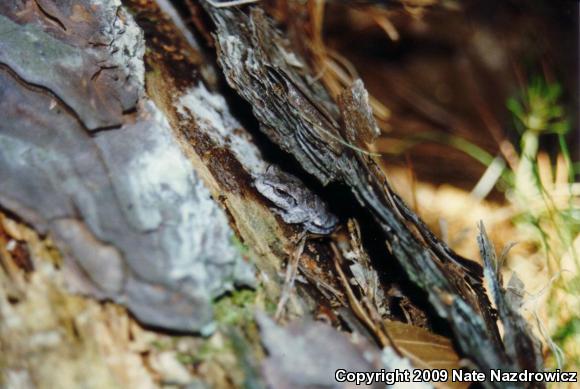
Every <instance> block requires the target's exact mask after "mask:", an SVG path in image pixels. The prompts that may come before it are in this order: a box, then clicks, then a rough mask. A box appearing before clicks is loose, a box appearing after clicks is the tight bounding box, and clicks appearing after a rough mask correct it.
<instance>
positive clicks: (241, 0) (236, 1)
mask: <svg viewBox="0 0 580 389" xmlns="http://www.w3.org/2000/svg"><path fill="white" fill-rule="evenodd" d="M206 1H207V2H208V3H209V4H210V5H211V6H212V7H215V8H227V7H236V6H238V5H243V4H251V3H257V2H258V1H260V0H232V1H223V2H220V1H216V0H206Z"/></svg>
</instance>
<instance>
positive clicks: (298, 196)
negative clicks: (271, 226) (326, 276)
mask: <svg viewBox="0 0 580 389" xmlns="http://www.w3.org/2000/svg"><path fill="white" fill-rule="evenodd" d="M254 185H255V187H256V189H257V190H258V192H260V193H261V194H262V195H263V196H264V197H266V198H267V199H268V200H270V201H271V202H272V203H274V204H275V205H276V209H275V212H276V213H278V214H279V215H280V216H281V217H282V219H283V220H284V222H286V223H288V224H302V225H303V226H304V229H305V230H306V231H308V232H311V233H313V234H317V235H328V234H330V233H331V232H332V231H333V230H334V228H335V227H336V225H337V223H338V219H337V217H336V216H334V215H333V214H332V213H330V212H329V211H328V209H327V208H326V204H324V202H323V201H322V199H321V198H320V197H318V196H317V195H316V194H314V193H313V192H312V191H310V190H309V189H308V188H306V187H305V186H304V184H303V183H302V182H301V181H300V180H299V179H298V178H296V177H294V176H292V175H290V174H287V173H284V172H283V171H281V170H280V169H279V168H277V167H275V166H270V167H268V169H267V170H266V172H265V173H264V174H262V175H261V176H259V177H257V178H256V180H255V182H254Z"/></svg>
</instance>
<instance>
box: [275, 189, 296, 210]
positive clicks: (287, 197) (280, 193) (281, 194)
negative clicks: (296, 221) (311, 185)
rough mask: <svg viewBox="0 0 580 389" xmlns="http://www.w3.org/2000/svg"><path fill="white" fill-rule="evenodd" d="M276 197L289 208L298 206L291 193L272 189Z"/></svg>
mask: <svg viewBox="0 0 580 389" xmlns="http://www.w3.org/2000/svg"><path fill="white" fill-rule="evenodd" d="M272 189H273V190H274V193H275V194H276V196H278V197H279V198H281V199H284V200H285V201H286V202H287V203H288V204H289V205H290V206H292V207H295V206H296V205H297V204H298V201H297V200H296V198H295V197H294V196H293V195H292V193H291V192H288V191H285V190H284V189H282V188H277V187H274V188H272Z"/></svg>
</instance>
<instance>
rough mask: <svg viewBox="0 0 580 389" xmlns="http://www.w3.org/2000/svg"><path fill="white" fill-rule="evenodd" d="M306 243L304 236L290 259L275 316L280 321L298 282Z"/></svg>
mask: <svg viewBox="0 0 580 389" xmlns="http://www.w3.org/2000/svg"><path fill="white" fill-rule="evenodd" d="M305 243H306V235H305V234H304V235H303V236H302V237H301V238H300V241H299V243H298V247H297V248H296V251H295V252H294V254H293V255H292V258H290V260H289V262H288V264H287V265H286V277H285V279H284V287H283V288H282V293H281V295H280V301H278V306H277V307H276V313H275V314H274V319H275V320H276V321H278V320H279V319H280V316H281V315H282V311H283V310H284V306H285V305H286V302H287V301H288V299H289V298H290V294H291V293H292V288H293V287H294V281H295V280H296V273H297V272H298V264H299V263H300V257H301V256H302V252H303V251H304V244H305Z"/></svg>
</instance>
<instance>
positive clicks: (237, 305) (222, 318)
mask: <svg viewBox="0 0 580 389" xmlns="http://www.w3.org/2000/svg"><path fill="white" fill-rule="evenodd" d="M257 293H258V291H257V290H249V289H241V290H236V291H234V292H232V293H230V294H228V295H226V296H224V297H222V298H220V299H219V300H217V301H216V303H215V304H214V315H215V320H216V321H217V322H218V323H219V325H220V326H228V325H242V324H244V323H248V322H251V321H253V317H254V310H255V309H256V304H255V302H256V296H257Z"/></svg>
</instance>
